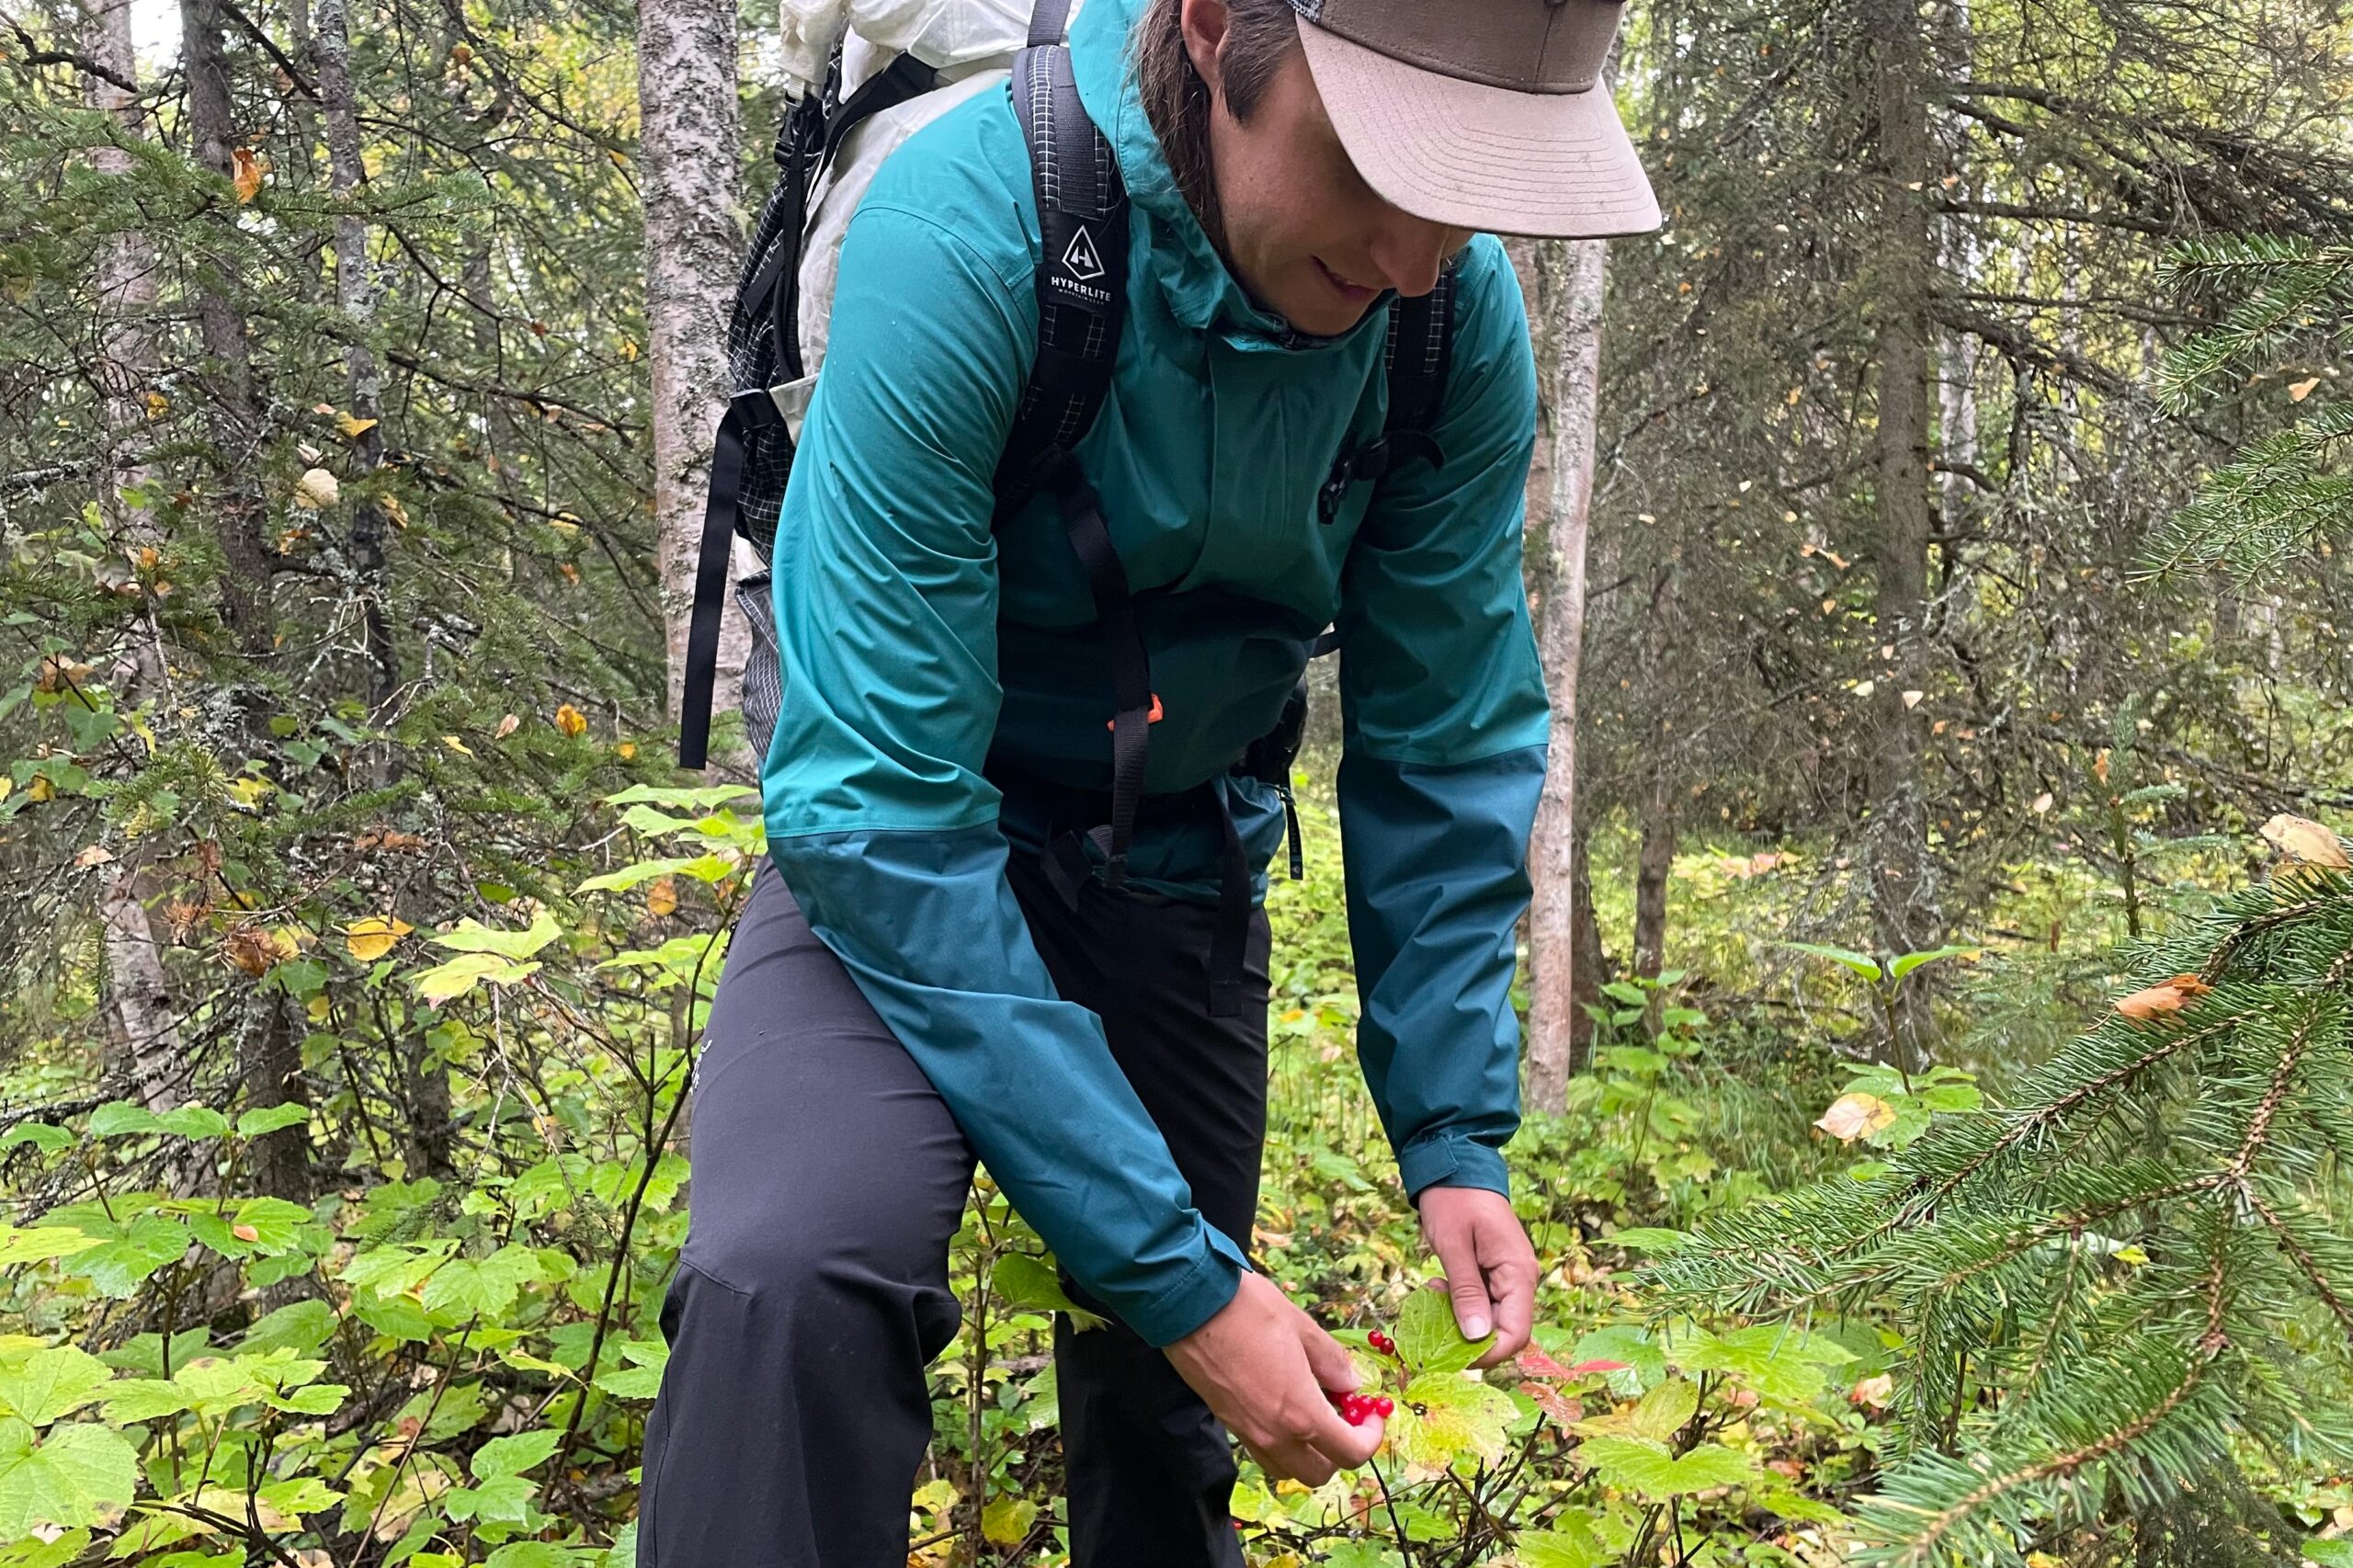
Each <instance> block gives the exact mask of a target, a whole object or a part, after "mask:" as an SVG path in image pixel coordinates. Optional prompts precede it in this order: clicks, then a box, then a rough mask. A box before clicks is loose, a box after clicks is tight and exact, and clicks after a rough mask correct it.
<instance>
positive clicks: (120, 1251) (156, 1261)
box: [65, 1214, 189, 1300]
mask: <svg viewBox="0 0 2353 1568" xmlns="http://www.w3.org/2000/svg"><path fill="white" fill-rule="evenodd" d="M101 1235H102V1237H103V1239H102V1240H101V1241H100V1242H99V1244H97V1246H94V1247H90V1248H88V1249H86V1250H85V1251H80V1252H76V1253H74V1254H73V1255H72V1257H71V1261H70V1262H68V1263H67V1264H66V1265H65V1271H66V1272H67V1273H68V1274H74V1275H79V1276H80V1277H82V1278H85V1279H87V1280H89V1282H90V1284H91V1286H92V1287H93V1288H94V1289H95V1290H97V1292H98V1293H99V1294H100V1295H103V1296H112V1297H115V1298H117V1299H118V1300H119V1299H121V1298H124V1297H127V1296H129V1295H130V1294H131V1292H132V1291H134V1290H137V1289H139V1287H140V1285H141V1284H142V1282H144V1281H145V1280H146V1279H148V1278H151V1277H152V1276H153V1275H154V1274H156V1273H158V1272H160V1271H161V1270H163V1269H164V1268H165V1267H169V1266H170V1265H172V1264H175V1263H176V1262H178V1261H179V1260H180V1257H181V1256H183V1255H184V1254H185V1253H187V1251H188V1240H189V1238H188V1227H187V1226H185V1225H183V1224H180V1223H179V1222H177V1221H173V1220H167V1219H165V1218H164V1217H163V1216H161V1215H158V1214H142V1215H140V1216H139V1217H138V1218H137V1219H135V1220H133V1221H131V1223H130V1224H128V1225H123V1226H118V1227H116V1228H115V1233H114V1234H113V1235H104V1233H103V1232H101Z"/></svg>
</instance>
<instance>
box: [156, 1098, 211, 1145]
mask: <svg viewBox="0 0 2353 1568" xmlns="http://www.w3.org/2000/svg"><path fill="white" fill-rule="evenodd" d="M155 1125H156V1127H158V1128H159V1129H161V1130H162V1131H165V1132H169V1133H173V1134H175V1135H176V1136H178V1137H181V1138H218V1137H220V1136H221V1134H222V1133H223V1132H226V1131H229V1119H228V1118H227V1117H225V1116H222V1114H221V1113H220V1112H219V1111H217V1110H214V1109H213V1108H211V1107H210V1106H201V1105H184V1106H175V1107H173V1108H171V1109H170V1110H167V1111H165V1113H164V1114H163V1115H161V1116H159V1117H157V1118H156V1119H155Z"/></svg>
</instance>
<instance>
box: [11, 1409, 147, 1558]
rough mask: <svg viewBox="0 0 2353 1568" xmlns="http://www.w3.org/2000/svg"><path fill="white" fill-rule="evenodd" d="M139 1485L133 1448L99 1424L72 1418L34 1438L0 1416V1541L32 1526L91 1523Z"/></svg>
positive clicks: (27, 1429)
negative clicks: (69, 1423)
mask: <svg viewBox="0 0 2353 1568" xmlns="http://www.w3.org/2000/svg"><path fill="white" fill-rule="evenodd" d="M138 1485H139V1453H138V1450H137V1449H133V1448H132V1447H131V1445H130V1444H129V1443H126V1442H124V1441H123V1440H122V1438H121V1437H119V1436H118V1435H117V1434H115V1433H114V1432H111V1431H109V1430H108V1429H107V1428H106V1427H104V1426H97V1425H95V1424H93V1423H90V1422H86V1421H84V1422H75V1423H73V1424H72V1425H70V1426H59V1427H56V1428H55V1429H53V1430H52V1431H51V1432H50V1433H49V1435H48V1436H47V1437H45V1438H43V1439H41V1440H40V1442H38V1443H36V1442H35V1441H34V1439H33V1431H32V1428H31V1427H30V1426H26V1425H25V1424H24V1423H23V1422H22V1421H19V1420H17V1419H16V1418H15V1417H13V1416H11V1417H6V1418H0V1540H25V1539H26V1538H27V1537H28V1536H30V1535H32V1533H33V1531H34V1528H35V1527H37V1526H57V1527H63V1528H69V1529H70V1528H74V1527H75V1526H79V1525H88V1524H96V1523H97V1521H98V1519H99V1517H100V1516H101V1515H102V1514H103V1513H104V1511H105V1510H106V1509H107V1507H108V1506H109V1505H116V1504H127V1503H129V1502H130V1501H131V1496H132V1494H134V1493H135V1492H136V1491H137V1489H138Z"/></svg>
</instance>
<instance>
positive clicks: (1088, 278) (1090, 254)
mask: <svg viewBox="0 0 2353 1568" xmlns="http://www.w3.org/2000/svg"><path fill="white" fill-rule="evenodd" d="M1106 271H1108V268H1107V267H1105V266H1104V265H1103V255H1102V253H1101V252H1100V251H1098V250H1097V249H1096V247H1095V232H1094V231H1093V230H1092V229H1089V228H1088V227H1087V226H1086V224H1084V223H1081V224H1079V225H1078V226H1077V232H1076V233H1073V234H1072V235H1071V237H1070V244H1066V245H1064V246H1063V262H1062V266H1061V267H1058V268H1056V269H1055V271H1054V273H1053V276H1052V282H1053V286H1054V289H1055V291H1056V292H1058V293H1063V294H1067V295H1069V296H1071V297H1072V298H1073V299H1074V300H1078V301H1083V302H1085V303H1086V304H1090V305H1108V304H1109V303H1110V302H1111V295H1110V291H1109V290H1105V289H1100V288H1097V287H1095V284H1096V280H1097V279H1098V278H1101V277H1102V276H1103V274H1104V273H1105V272H1106Z"/></svg>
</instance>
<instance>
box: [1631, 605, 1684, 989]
mask: <svg viewBox="0 0 2353 1568" xmlns="http://www.w3.org/2000/svg"><path fill="white" fill-rule="evenodd" d="M1675 608H1676V584H1675V567H1674V566H1673V564H1671V563H1670V564H1668V565H1665V566H1662V567H1660V568H1659V572H1658V576H1657V577H1656V578H1655V579H1654V581H1653V582H1652V584H1651V603H1650V609H1649V612H1648V619H1647V620H1646V621H1645V623H1644V626H1643V665H1644V666H1645V669H1646V672H1647V673H1646V674H1645V676H1644V679H1645V680H1646V681H1647V683H1648V685H1649V687H1650V689H1651V690H1652V691H1653V692H1654V693H1658V694H1661V697H1660V699H1659V700H1661V706H1662V709H1664V701H1663V695H1664V693H1665V691H1666V690H1667V688H1668V685H1669V681H1668V676H1667V662H1668V658H1669V656H1670V654H1671V653H1672V651H1673V646H1674V637H1675V631H1674V623H1675ZM1673 733H1674V726H1673V721H1671V720H1670V719H1668V718H1667V717H1666V716H1665V712H1664V711H1662V712H1661V714H1660V716H1659V719H1658V721H1657V722H1656V723H1655V724H1654V726H1653V727H1652V731H1651V743H1650V748H1649V752H1650V755H1649V756H1647V757H1646V758H1645V759H1644V763H1645V767H1644V769H1643V780H1644V783H1643V805H1642V822H1643V839H1642V846H1641V847H1640V849H1638V850H1637V851H1636V852H1635V858H1634V972H1635V973H1636V974H1639V975H1641V976H1642V977H1643V979H1645V980H1655V979H1656V978H1657V977H1658V973H1659V971H1660V970H1662V969H1664V968H1665V964H1666V884H1667V879H1668V877H1669V875H1670V874H1671V873H1672V872H1673V871H1674V869H1675V839H1676V801H1675V769H1674V767H1672V766H1671V762H1672V756H1673V752H1672V750H1671V747H1672V745H1673V744H1674V743H1673V740H1672V738H1671V737H1672V735H1673Z"/></svg>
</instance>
